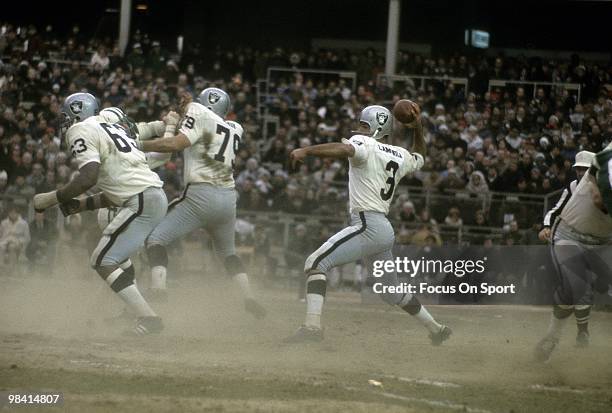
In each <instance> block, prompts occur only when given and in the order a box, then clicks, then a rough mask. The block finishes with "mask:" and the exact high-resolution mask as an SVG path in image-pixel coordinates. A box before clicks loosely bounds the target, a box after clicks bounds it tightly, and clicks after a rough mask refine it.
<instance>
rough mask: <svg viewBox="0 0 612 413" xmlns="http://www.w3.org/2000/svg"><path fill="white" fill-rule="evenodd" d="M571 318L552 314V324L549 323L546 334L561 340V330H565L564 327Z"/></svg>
mask: <svg viewBox="0 0 612 413" xmlns="http://www.w3.org/2000/svg"><path fill="white" fill-rule="evenodd" d="M567 320H569V317H565V318H557V317H555V315H554V314H551V315H550V324H549V325H548V331H547V332H546V336H547V337H550V338H553V339H556V340H559V339H560V338H561V332H562V331H563V327H565V324H566V322H567Z"/></svg>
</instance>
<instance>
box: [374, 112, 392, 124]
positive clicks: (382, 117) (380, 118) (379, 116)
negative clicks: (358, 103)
mask: <svg viewBox="0 0 612 413" xmlns="http://www.w3.org/2000/svg"><path fill="white" fill-rule="evenodd" d="M387 120H389V115H387V114H386V113H383V112H376V121H377V122H378V124H379V125H381V126H382V125H384V124H385V123H387Z"/></svg>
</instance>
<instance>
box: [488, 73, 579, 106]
mask: <svg viewBox="0 0 612 413" xmlns="http://www.w3.org/2000/svg"><path fill="white" fill-rule="evenodd" d="M509 85H516V86H527V87H528V88H532V89H533V91H532V94H533V97H534V98H535V97H536V93H537V91H538V88H539V87H550V88H554V89H556V94H557V95H559V94H560V93H559V92H560V91H562V90H564V89H565V90H568V91H574V92H576V95H577V96H576V101H577V102H578V103H580V97H581V92H582V87H581V85H580V83H565V82H533V81H527V80H510V79H491V80H489V87H488V90H489V92H490V91H491V90H492V89H493V88H495V87H507V86H509Z"/></svg>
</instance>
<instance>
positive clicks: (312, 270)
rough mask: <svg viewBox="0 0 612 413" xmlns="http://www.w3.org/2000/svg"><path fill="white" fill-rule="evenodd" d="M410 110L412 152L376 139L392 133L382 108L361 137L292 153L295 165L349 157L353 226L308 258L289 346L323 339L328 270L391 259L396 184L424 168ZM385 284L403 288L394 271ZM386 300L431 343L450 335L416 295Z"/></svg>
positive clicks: (372, 112)
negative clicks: (301, 320)
mask: <svg viewBox="0 0 612 413" xmlns="http://www.w3.org/2000/svg"><path fill="white" fill-rule="evenodd" d="M412 112H413V114H414V115H415V117H416V122H414V124H415V125H416V133H415V137H414V143H413V147H412V153H411V152H408V151H407V150H406V149H404V148H400V147H397V146H392V145H388V144H384V143H380V142H379V141H377V140H378V139H384V138H385V137H390V136H391V132H392V129H393V118H392V115H391V112H389V110H387V109H386V108H384V107H382V106H368V107H366V108H365V109H364V110H363V111H362V112H361V117H360V119H359V125H360V126H359V130H358V131H357V132H358V133H359V134H358V135H355V136H353V137H352V138H351V139H350V140H346V139H343V140H342V143H326V144H322V145H315V146H309V147H306V148H300V149H295V150H294V151H292V152H291V155H290V156H291V161H292V163H293V164H294V165H295V164H296V163H297V162H302V161H303V160H304V158H306V157H307V156H309V155H312V156H318V157H323V158H348V159H349V197H350V212H351V221H350V223H351V226H349V227H347V228H344V229H343V230H341V231H340V232H338V233H337V234H335V235H334V236H332V237H331V238H330V239H329V240H327V241H326V242H325V243H324V244H323V245H322V246H321V247H320V248H319V249H318V250H316V251H315V252H314V253H313V254H312V255H310V256H309V257H308V259H307V260H306V264H305V267H304V272H305V274H306V276H307V279H306V303H307V308H306V322H305V324H304V325H302V326H301V327H300V328H299V329H298V330H297V331H296V332H295V333H294V334H293V335H292V336H290V337H288V338H287V339H285V341H286V342H289V343H293V342H303V341H320V340H322V339H323V330H322V329H321V312H322V310H323V302H324V299H325V292H326V288H327V276H326V274H327V273H328V271H329V270H331V269H332V268H333V267H336V266H339V265H344V264H347V263H350V262H354V261H357V260H359V259H361V258H365V259H367V260H368V261H375V260H393V254H392V248H393V244H394V241H395V235H394V232H393V227H392V226H391V223H390V222H389V220H388V219H387V217H386V215H387V213H388V212H389V205H390V204H391V201H392V198H393V192H394V189H395V186H396V184H397V183H398V182H399V181H400V180H401V179H402V178H403V177H404V176H405V175H406V174H407V173H409V172H412V171H415V170H418V169H420V168H421V167H422V166H423V163H424V159H423V155H424V154H425V141H424V139H423V129H422V126H421V123H420V118H419V108H418V106H417V105H416V104H413V106H412ZM407 126H409V127H412V125H407ZM382 282H383V283H384V284H385V285H399V281H398V279H397V274H396V272H387V273H386V274H385V275H384V276H383V278H382ZM383 298H384V300H385V301H387V302H388V303H390V304H393V305H397V306H399V307H401V308H402V309H403V310H404V311H406V312H407V313H408V314H410V315H413V316H415V317H416V318H417V319H418V320H419V321H420V322H421V323H422V324H423V325H424V326H425V327H426V328H427V329H428V330H429V332H430V334H429V337H430V339H431V342H432V344H433V345H439V344H441V343H442V342H443V341H444V340H446V339H448V338H449V336H450V335H451V330H450V328H448V327H447V326H444V325H441V324H439V323H437V322H436V320H434V318H433V317H432V316H431V315H430V314H429V312H428V311H427V310H426V309H425V307H423V306H422V305H421V303H420V302H419V300H418V299H417V298H416V297H415V296H413V295H411V294H385V295H383Z"/></svg>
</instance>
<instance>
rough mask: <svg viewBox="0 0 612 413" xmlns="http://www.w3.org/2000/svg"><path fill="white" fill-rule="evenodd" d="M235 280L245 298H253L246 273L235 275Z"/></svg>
mask: <svg viewBox="0 0 612 413" xmlns="http://www.w3.org/2000/svg"><path fill="white" fill-rule="evenodd" d="M234 280H235V281H236V283H237V284H238V287H239V288H240V292H241V293H242V296H243V297H244V298H253V293H252V292H251V286H250V285H249V277H248V276H247V275H246V273H243V272H241V273H239V274H236V275H234Z"/></svg>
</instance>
